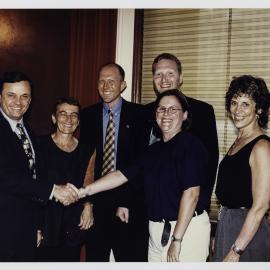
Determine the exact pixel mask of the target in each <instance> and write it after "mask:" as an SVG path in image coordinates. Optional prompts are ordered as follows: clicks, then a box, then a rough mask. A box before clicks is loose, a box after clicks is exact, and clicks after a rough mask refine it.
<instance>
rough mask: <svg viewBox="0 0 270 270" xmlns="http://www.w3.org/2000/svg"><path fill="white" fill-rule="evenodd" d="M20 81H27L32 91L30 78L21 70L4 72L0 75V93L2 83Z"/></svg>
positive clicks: (0, 91)
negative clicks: (0, 76)
mask: <svg viewBox="0 0 270 270" xmlns="http://www.w3.org/2000/svg"><path fill="white" fill-rule="evenodd" d="M21 81H27V82H29V84H30V88H31V91H32V88H33V84H32V81H31V79H30V78H29V77H28V76H27V75H25V74H24V73H22V72H19V71H10V72H5V73H4V74H3V75H2V78H1V81H0V93H2V91H3V85H4V83H16V82H21Z"/></svg>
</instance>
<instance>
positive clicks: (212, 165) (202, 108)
mask: <svg viewBox="0 0 270 270" xmlns="http://www.w3.org/2000/svg"><path fill="white" fill-rule="evenodd" d="M186 99H187V101H188V104H189V106H190V110H191V114H192V122H191V127H190V129H189V131H190V132H191V133H192V134H194V135H196V136H197V137H198V138H199V139H200V140H201V141H202V142H203V144H204V146H205V148H206V150H207V152H208V160H209V162H208V169H207V177H206V179H205V184H204V186H203V189H204V196H206V199H205V200H207V201H208V205H207V209H206V210H209V209H210V204H211V195H212V191H213V187H214V184H215V179H216V172H217V166H218V158H219V150H218V136H217V128H216V119H215V114H214V109H213V107H212V106H211V105H210V104H208V103H206V102H203V101H200V100H197V99H194V98H191V97H187V96H186ZM145 110H146V115H148V127H147V130H148V131H147V134H148V140H149V137H150V133H151V129H152V126H153V123H154V119H155V102H151V103H149V104H147V105H145Z"/></svg>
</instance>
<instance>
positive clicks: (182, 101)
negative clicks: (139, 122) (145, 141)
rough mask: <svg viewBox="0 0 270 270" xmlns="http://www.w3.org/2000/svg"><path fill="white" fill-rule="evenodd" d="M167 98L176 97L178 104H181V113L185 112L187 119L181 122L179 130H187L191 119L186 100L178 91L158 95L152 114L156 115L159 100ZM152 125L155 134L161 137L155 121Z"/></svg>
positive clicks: (172, 90) (168, 91) (173, 90)
mask: <svg viewBox="0 0 270 270" xmlns="http://www.w3.org/2000/svg"><path fill="white" fill-rule="evenodd" d="M168 96H173V97H176V99H177V100H178V102H179V103H180V104H181V107H182V109H183V112H186V111H187V113H188V116H187V119H186V120H185V121H184V122H183V124H182V127H181V129H182V130H187V129H189V128H190V126H191V119H192V116H191V111H190V107H189V104H188V102H187V99H186V97H185V95H184V94H183V93H182V92H181V91H179V90H178V89H171V90H167V91H164V92H162V93H161V94H160V95H158V97H157V99H156V101H155V111H154V113H156V109H157V108H158V106H159V102H160V100H161V99H162V98H163V97H168ZM154 125H155V132H156V133H157V135H159V136H160V135H161V130H160V128H159V126H158V124H157V122H156V121H155V124H154Z"/></svg>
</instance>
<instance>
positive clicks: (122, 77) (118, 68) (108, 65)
mask: <svg viewBox="0 0 270 270" xmlns="http://www.w3.org/2000/svg"><path fill="white" fill-rule="evenodd" d="M105 67H115V68H117V70H118V72H119V74H120V77H121V80H122V81H124V80H125V71H124V69H123V68H122V67H121V66H120V65H118V64H116V63H113V62H111V63H107V64H104V65H102V66H101V67H100V69H99V72H98V74H100V72H101V70H102V69H103V68H105Z"/></svg>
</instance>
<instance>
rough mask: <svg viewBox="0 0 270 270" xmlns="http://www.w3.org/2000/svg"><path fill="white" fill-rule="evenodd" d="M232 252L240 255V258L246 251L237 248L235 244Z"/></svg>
mask: <svg viewBox="0 0 270 270" xmlns="http://www.w3.org/2000/svg"><path fill="white" fill-rule="evenodd" d="M231 250H232V251H233V252H234V253H236V254H238V255H239V256H240V255H242V254H243V252H244V250H242V249H240V248H239V247H237V246H236V244H235V243H234V244H233V245H232V247H231Z"/></svg>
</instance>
